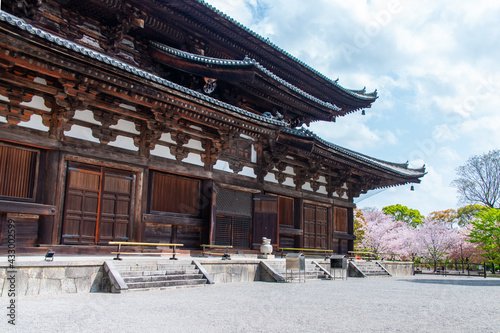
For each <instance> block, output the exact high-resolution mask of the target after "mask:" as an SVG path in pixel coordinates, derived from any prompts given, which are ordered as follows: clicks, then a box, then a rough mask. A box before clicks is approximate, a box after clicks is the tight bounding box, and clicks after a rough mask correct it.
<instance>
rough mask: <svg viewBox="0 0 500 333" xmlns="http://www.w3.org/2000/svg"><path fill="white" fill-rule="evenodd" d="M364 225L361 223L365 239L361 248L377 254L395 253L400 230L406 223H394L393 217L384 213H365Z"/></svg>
mask: <svg viewBox="0 0 500 333" xmlns="http://www.w3.org/2000/svg"><path fill="white" fill-rule="evenodd" d="M363 220H364V223H361V224H360V225H361V229H362V233H363V239H362V240H361V241H360V243H359V247H360V248H362V249H367V250H370V251H372V252H373V253H375V254H379V253H395V252H394V251H393V249H394V245H391V244H395V243H397V234H398V229H400V228H402V227H404V226H405V225H406V223H404V222H402V221H394V219H393V217H392V216H391V215H386V214H384V213H383V212H382V211H379V210H374V211H365V212H363Z"/></svg>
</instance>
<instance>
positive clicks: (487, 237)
mask: <svg viewBox="0 0 500 333" xmlns="http://www.w3.org/2000/svg"><path fill="white" fill-rule="evenodd" d="M476 217H477V219H476V220H475V221H471V224H472V225H473V228H472V230H471V232H470V234H469V241H470V242H472V243H476V244H478V247H479V248H480V249H482V250H483V251H484V254H483V256H484V257H486V258H487V259H488V260H489V261H491V262H492V263H493V272H494V267H495V264H496V263H498V262H499V261H500V209H496V208H489V209H487V210H482V211H480V212H478V213H477V214H476Z"/></svg>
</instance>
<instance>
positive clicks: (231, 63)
mask: <svg viewBox="0 0 500 333" xmlns="http://www.w3.org/2000/svg"><path fill="white" fill-rule="evenodd" d="M150 45H151V46H152V47H154V48H155V49H157V50H159V51H160V52H166V53H168V54H170V55H172V56H176V57H179V58H182V59H185V60H188V61H192V62H196V63H202V64H206V65H208V66H213V65H216V66H219V67H237V68H245V67H246V68H248V67H252V68H254V69H255V70H258V71H259V72H260V73H262V74H263V75H265V76H266V77H268V78H270V79H272V80H274V81H276V82H278V83H279V84H281V85H283V86H284V87H286V88H288V89H290V90H292V91H293V92H295V93H297V94H299V95H300V96H302V97H305V98H306V99H308V100H310V101H311V102H314V103H316V104H319V105H320V106H322V107H324V108H327V109H329V110H332V111H335V112H340V111H342V109H341V108H339V107H338V106H336V105H335V104H332V103H330V102H325V101H322V100H320V99H319V98H316V97H314V96H312V95H310V94H309V93H307V92H305V91H303V90H302V89H300V88H298V87H296V86H294V85H292V84H291V83H289V82H287V81H286V80H284V79H282V78H280V77H279V76H278V75H276V74H274V73H273V72H271V71H270V70H268V69H267V68H265V67H264V66H262V65H261V64H260V63H259V62H258V61H256V60H255V59H250V58H248V57H245V59H243V60H232V59H231V60H230V59H219V58H211V57H206V56H202V55H198V54H192V53H189V52H186V51H182V50H178V49H175V48H172V47H170V46H167V45H164V44H161V43H158V42H154V41H150Z"/></svg>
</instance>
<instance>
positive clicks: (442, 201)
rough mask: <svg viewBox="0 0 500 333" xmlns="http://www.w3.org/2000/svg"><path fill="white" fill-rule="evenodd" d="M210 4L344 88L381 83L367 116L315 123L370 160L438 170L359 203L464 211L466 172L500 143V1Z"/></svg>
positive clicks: (244, 0) (212, 0) (232, 0)
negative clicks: (459, 184)
mask: <svg viewBox="0 0 500 333" xmlns="http://www.w3.org/2000/svg"><path fill="white" fill-rule="evenodd" d="M206 2H208V3H209V4H211V5H213V6H215V7H216V8H218V9H219V10H221V11H222V12H224V13H226V14H228V15H229V16H230V17H232V18H234V19H235V20H237V21H238V22H240V23H241V24H243V25H245V26H246V27H248V28H249V29H251V30H253V31H255V32H256V33H258V34H260V35H261V36H263V37H265V38H269V39H270V41H271V42H273V43H274V44H276V45H277V46H278V47H280V48H282V49H284V50H285V51H287V52H288V53H290V54H292V55H294V56H295V57H297V58H299V59H300V60H302V61H304V62H305V63H306V64H308V65H309V66H311V67H313V68H314V69H316V70H318V71H319V72H321V73H323V74H324V75H326V76H328V77H330V78H332V79H336V78H339V79H340V80H339V83H340V84H341V85H342V86H344V87H346V88H350V89H362V88H363V87H365V86H366V89H367V91H369V92H370V91H373V90H375V89H377V91H378V95H379V99H378V100H377V101H376V102H375V103H374V105H373V107H372V108H371V109H367V111H366V115H365V116H362V115H361V114H360V113H359V112H358V113H356V114H351V115H348V116H346V117H343V118H342V119H339V120H337V122H336V123H314V124H312V125H311V127H310V129H311V130H312V131H314V132H315V133H316V134H318V135H319V136H321V137H322V138H324V139H326V140H328V141H330V142H333V143H335V144H338V145H340V146H343V147H346V148H349V149H353V150H356V151H359V152H361V153H363V154H366V155H369V156H373V157H376V158H380V159H384V160H387V161H391V162H406V161H409V163H410V165H411V166H413V167H420V166H422V165H423V164H425V165H426V168H427V171H428V174H427V175H426V176H425V177H424V178H423V180H422V183H421V184H418V185H415V191H410V186H409V185H407V186H400V187H397V188H392V189H387V190H383V191H372V192H369V193H368V195H366V196H365V197H361V198H359V199H358V200H357V201H356V202H357V205H358V207H360V208H363V207H377V208H379V209H380V208H382V207H384V206H387V205H392V204H398V203H400V204H403V205H406V206H408V207H410V208H414V209H418V210H419V211H420V212H421V213H423V214H424V215H427V214H429V213H430V212H433V211H439V210H445V209H448V208H458V207H460V206H462V205H463V204H462V203H460V202H458V198H457V193H456V190H455V189H454V188H453V187H451V186H450V183H451V182H452V181H453V179H454V178H455V177H456V173H455V170H456V168H457V167H458V166H460V165H462V164H464V163H465V161H466V160H467V159H468V158H469V157H471V156H473V155H478V154H483V153H486V152H488V151H490V150H492V149H500V112H499V111H498V106H499V105H500V94H499V92H500V63H499V58H500V43H499V42H500V2H498V1H486V0H478V1H462V0H459V1H444V0H437V1H436V0H434V1H430V0H420V1H416V0H411V1H410V0H391V1H389V0H387V1H386V0H378V1H377V0H372V1H362V0H353V1H342V0H309V1H303V0H207V1H206Z"/></svg>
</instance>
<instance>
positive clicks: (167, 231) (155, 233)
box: [144, 223, 172, 243]
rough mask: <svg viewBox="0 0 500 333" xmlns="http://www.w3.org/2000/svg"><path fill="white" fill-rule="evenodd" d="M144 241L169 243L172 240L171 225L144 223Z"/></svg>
mask: <svg viewBox="0 0 500 333" xmlns="http://www.w3.org/2000/svg"><path fill="white" fill-rule="evenodd" d="M144 242H146V243H170V242H172V226H171V225H163V224H153V223H145V224H144Z"/></svg>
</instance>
